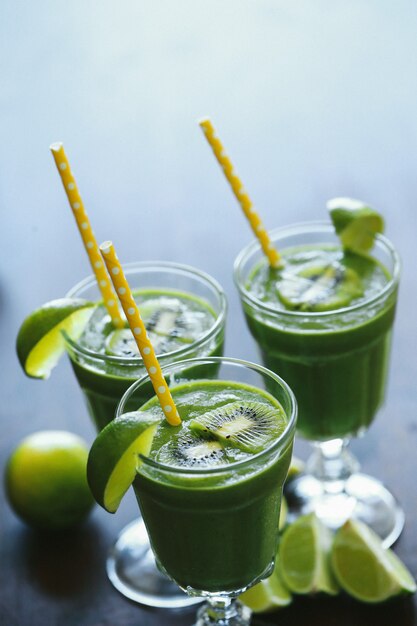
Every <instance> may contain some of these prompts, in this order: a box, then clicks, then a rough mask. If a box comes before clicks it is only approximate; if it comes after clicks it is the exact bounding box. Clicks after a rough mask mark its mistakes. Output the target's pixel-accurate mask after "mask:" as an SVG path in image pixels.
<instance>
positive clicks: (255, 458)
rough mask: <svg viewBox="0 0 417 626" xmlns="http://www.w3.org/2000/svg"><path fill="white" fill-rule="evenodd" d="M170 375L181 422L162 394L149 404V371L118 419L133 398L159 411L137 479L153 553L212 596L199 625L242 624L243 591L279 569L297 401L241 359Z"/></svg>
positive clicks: (149, 415)
mask: <svg viewBox="0 0 417 626" xmlns="http://www.w3.org/2000/svg"><path fill="white" fill-rule="evenodd" d="M190 372H191V374H192V375H191V376H190ZM163 373H164V376H165V379H166V381H167V383H168V385H169V388H170V391H171V394H172V397H173V399H174V402H175V405H176V407H177V409H178V412H179V414H180V417H181V420H182V423H181V424H180V426H176V427H174V426H171V425H169V424H168V422H166V420H165V419H164V417H163V413H162V410H161V407H160V406H159V403H158V400H157V398H156V397H154V398H153V399H151V400H150V401H148V402H147V403H145V404H144V405H142V406H141V403H142V396H143V393H144V389H146V387H147V385H148V384H149V378H148V377H147V376H146V377H143V378H141V379H140V380H138V381H137V382H135V383H134V384H133V385H132V386H131V387H130V388H129V390H128V391H127V392H126V394H125V395H124V396H123V398H122V400H121V402H120V404H119V407H118V409H117V417H116V420H115V422H114V424H115V425H116V423H117V421H118V420H119V421H120V420H123V417H124V414H126V411H129V410H130V407H131V406H132V405H134V404H136V405H138V406H141V408H140V409H139V411H138V412H137V415H138V419H141V416H142V419H146V420H150V421H155V420H158V417H160V420H159V425H158V427H157V430H156V433H155V434H154V435H153V439H152V444H151V448H150V451H149V453H148V454H147V456H143V455H140V460H141V461H142V463H141V464H140V466H139V467H138V469H137V473H136V477H135V479H134V483H133V486H134V490H135V494H136V497H137V499H138V503H139V507H140V510H141V513H142V516H143V519H144V522H145V525H146V528H147V531H148V534H149V538H150V541H151V545H152V549H153V551H154V553H155V557H156V561H157V564H158V566H159V568H160V569H161V570H162V571H163V572H164V573H166V574H167V575H168V576H169V577H170V578H171V579H172V580H173V581H175V582H176V583H177V584H178V585H179V586H180V587H181V588H182V589H183V590H184V591H186V592H187V594H189V596H190V597H192V598H200V599H201V598H202V597H204V598H206V599H207V603H206V605H205V606H203V607H202V609H201V610H200V611H199V613H198V620H197V623H196V624H197V625H198V626H203V625H206V624H207V625H208V624H212V625H214V624H221V625H222V626H228V625H242V626H243V625H245V624H249V621H250V611H249V610H248V609H247V608H245V607H243V606H242V605H241V604H239V602H236V600H235V599H236V597H237V596H238V595H239V594H240V593H242V592H243V591H244V590H246V589H247V588H249V587H251V586H252V585H254V584H256V583H257V582H259V581H260V580H261V579H263V578H265V577H267V576H268V575H270V574H271V571H272V569H273V566H274V559H275V555H276V552H277V546H278V528H279V513H280V506H281V498H282V489H283V484H284V481H285V478H286V476H287V471H288V467H289V464H290V460H291V454H292V445H293V438H294V432H295V423H296V413H297V409H296V402H295V398H294V395H293V393H292V391H291V390H290V388H289V387H288V385H287V384H286V383H285V382H284V381H283V380H282V379H281V378H280V377H279V376H277V375H276V374H274V373H273V372H271V371H268V370H267V369H266V368H264V367H262V366H260V365H255V364H253V363H249V362H246V361H240V360H237V359H229V358H216V357H212V358H197V359H191V360H188V361H184V362H181V363H176V364H173V365H169V366H166V367H164V368H163ZM127 417H129V419H130V420H131V419H132V417H133V415H132V413H130V414H128V415H126V418H127ZM122 426H123V422H122V421H120V425H119V432H120V429H121V427H122ZM103 434H104V433H103Z"/></svg>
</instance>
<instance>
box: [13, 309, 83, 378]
mask: <svg viewBox="0 0 417 626" xmlns="http://www.w3.org/2000/svg"><path fill="white" fill-rule="evenodd" d="M94 306H95V304H94V303H93V302H87V300H80V299H71V298H61V299H60V300H52V301H51V302H47V303H46V304H44V305H43V306H42V307H41V308H40V309H37V310H36V311H33V313H31V314H30V315H29V316H28V317H27V318H26V319H25V320H24V322H23V324H22V325H21V327H20V329H19V332H18V335H17V339H16V351H17V356H18V358H19V361H20V365H21V366H22V368H23V369H24V371H25V374H27V376H31V377H32V378H48V377H49V375H50V373H51V370H52V369H53V368H54V367H55V365H56V364H57V363H58V360H59V358H60V356H61V355H62V353H63V352H64V350H65V343H64V338H63V336H62V331H65V332H66V333H67V334H68V336H69V337H71V338H72V339H77V338H78V337H79V336H80V334H81V333H82V331H83V329H84V327H85V325H86V323H87V321H88V320H89V318H90V316H91V314H92V312H93V307H94Z"/></svg>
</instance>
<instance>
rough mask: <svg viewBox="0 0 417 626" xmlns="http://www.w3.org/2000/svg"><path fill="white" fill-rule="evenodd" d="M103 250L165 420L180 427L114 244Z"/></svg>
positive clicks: (106, 246)
mask: <svg viewBox="0 0 417 626" xmlns="http://www.w3.org/2000/svg"><path fill="white" fill-rule="evenodd" d="M100 250H101V253H102V255H103V259H104V262H105V263H106V267H107V270H108V272H109V274H110V276H111V280H112V282H113V286H114V288H115V290H116V292H117V295H118V298H119V300H120V304H121V305H122V308H123V311H124V312H125V315H126V319H127V321H128V324H129V326H130V329H131V331H132V334H133V337H134V338H135V341H136V344H137V346H138V348H139V352H140V355H141V357H142V359H143V363H144V365H145V367H146V371H147V372H148V374H149V377H150V379H151V382H152V386H153V388H154V390H155V393H156V395H157V396H158V400H159V402H160V404H161V407H162V410H163V412H164V414H165V417H166V419H167V421H168V422H169V424H171V426H178V424H181V418H180V416H179V415H178V411H177V407H176V406H175V404H174V400H173V399H172V395H171V392H170V390H169V388H168V385H167V383H166V380H165V378H164V375H163V373H162V370H161V366H160V365H159V361H158V359H157V358H156V354H155V350H154V349H153V346H152V344H151V342H150V340H149V337H148V333H147V332H146V328H145V324H144V323H143V320H142V318H141V316H140V313H139V309H138V307H137V304H136V302H135V300H134V298H133V296H132V292H131V290H130V287H129V283H128V282H127V280H126V277H125V275H124V272H123V269H122V266H121V264H120V261H119V259H118V258H117V255H116V251H115V249H114V246H113V244H112V242H111V241H105V242H104V243H102V244H101V245H100Z"/></svg>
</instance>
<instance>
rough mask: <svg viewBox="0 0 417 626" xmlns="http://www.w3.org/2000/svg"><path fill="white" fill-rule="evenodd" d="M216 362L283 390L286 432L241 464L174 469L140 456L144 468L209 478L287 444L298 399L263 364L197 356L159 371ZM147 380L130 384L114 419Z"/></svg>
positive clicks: (294, 424) (240, 466)
mask: <svg viewBox="0 0 417 626" xmlns="http://www.w3.org/2000/svg"><path fill="white" fill-rule="evenodd" d="M217 363H218V364H222V363H226V364H229V365H238V366H239V367H243V368H246V369H251V370H253V371H255V372H257V373H260V374H263V375H266V376H268V377H269V378H272V379H273V380H274V381H275V382H276V383H278V385H279V386H280V387H281V389H283V391H284V393H285V394H286V395H287V398H288V399H289V402H290V407H291V415H290V416H289V419H288V423H287V424H286V426H285V429H284V430H283V431H282V433H281V434H280V436H279V437H278V439H276V440H275V441H273V443H272V444H271V445H270V446H268V448H266V449H265V450H261V452H258V453H256V454H254V455H253V456H251V457H250V458H249V459H243V460H241V461H236V462H235V463H229V464H228V465H216V466H215V467H210V468H204V467H202V468H182V467H173V466H172V465H165V464H164V463H160V462H159V461H155V460H154V459H150V458H149V457H147V456H145V455H142V454H141V455H140V458H141V459H142V460H143V461H144V462H145V463H146V464H147V465H149V466H151V467H153V468H154V469H157V470H159V471H162V472H164V473H166V474H167V473H168V474H173V475H176V474H180V475H184V474H188V475H193V476H204V475H209V476H212V475H217V474H224V473H225V472H227V471H231V470H235V469H240V468H242V467H243V468H244V467H246V466H248V465H251V464H252V463H254V462H257V461H258V460H259V459H262V458H263V457H265V456H269V455H270V454H271V453H273V452H274V451H275V450H278V449H280V448H281V447H282V446H283V445H285V443H286V442H287V441H288V439H289V437H290V436H291V433H292V432H293V431H295V427H296V422H297V413H298V407H297V400H296V398H295V395H294V392H293V391H292V389H291V387H290V386H289V385H288V383H286V382H285V380H284V379H283V378H281V376H278V374H275V372H272V371H271V370H269V369H267V368H266V367H264V366H263V365H258V364H257V363H252V362H251V361H245V360H244V359H235V358H232V357H196V358H192V359H185V360H184V361H177V362H176V363H170V364H169V365H166V366H164V367H162V371H163V374H164V375H167V374H169V373H170V372H169V370H170V369H175V368H178V367H180V368H182V366H184V367H185V368H187V367H189V366H192V365H204V364H217ZM149 380H150V378H149V375H148V374H145V375H143V376H141V377H140V378H139V379H138V380H136V381H135V382H134V383H133V384H132V385H130V387H129V388H128V389H127V390H126V391H125V393H124V394H123V396H122V397H121V399H120V401H119V404H118V405H117V409H116V414H115V418H114V419H117V418H118V417H120V416H121V415H123V412H122V411H123V408H124V405H125V404H126V402H127V401H128V399H129V398H130V396H131V395H132V394H133V393H134V392H135V391H136V390H137V388H138V387H140V386H141V385H143V384H145V382H149ZM198 380H206V379H197V378H196V379H193V380H191V381H189V382H197V381H198ZM209 380H214V381H215V380H216V379H215V378H214V379H209ZM271 395H272V394H271Z"/></svg>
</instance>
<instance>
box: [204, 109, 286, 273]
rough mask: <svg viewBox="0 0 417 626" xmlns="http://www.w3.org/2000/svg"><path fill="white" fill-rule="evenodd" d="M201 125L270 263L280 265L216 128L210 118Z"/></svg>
mask: <svg viewBox="0 0 417 626" xmlns="http://www.w3.org/2000/svg"><path fill="white" fill-rule="evenodd" d="M199 124H200V127H201V129H202V131H203V133H204V135H205V136H206V139H207V141H208V142H209V144H210V146H211V149H212V150H213V153H214V156H215V157H216V159H217V161H218V162H219V165H220V167H221V168H222V169H223V172H224V175H225V176H226V178H227V180H228V182H229V185H230V186H231V188H232V191H233V193H234V194H235V196H236V199H237V201H238V202H239V204H240V206H241V207H242V211H243V212H244V214H245V215H246V218H247V219H248V221H249V224H250V225H251V228H252V230H253V232H254V234H255V237H257V239H258V240H259V243H260V244H261V247H262V250H263V252H264V254H265V256H266V257H267V259H268V261H269V264H270V265H271V266H272V267H278V265H280V263H281V256H280V254H279V253H278V251H277V250H276V248H274V246H273V244H272V242H271V240H270V238H269V235H268V232H267V231H266V229H265V227H264V225H263V223H262V220H261V218H260V217H259V214H258V213H257V212H256V210H255V208H254V206H253V203H252V200H251V199H250V197H249V195H248V193H247V191H246V190H245V188H244V186H243V183H242V181H241V180H240V178H239V176H238V175H237V173H236V171H235V169H234V167H233V164H232V162H231V160H230V159H229V157H228V156H227V154H226V152H225V150H224V148H223V145H222V142H221V141H220V139H219V138H218V136H217V134H216V131H215V130H214V126H213V124H212V123H211V121H210V119H209V118H206V119H202V120H200V122H199Z"/></svg>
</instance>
